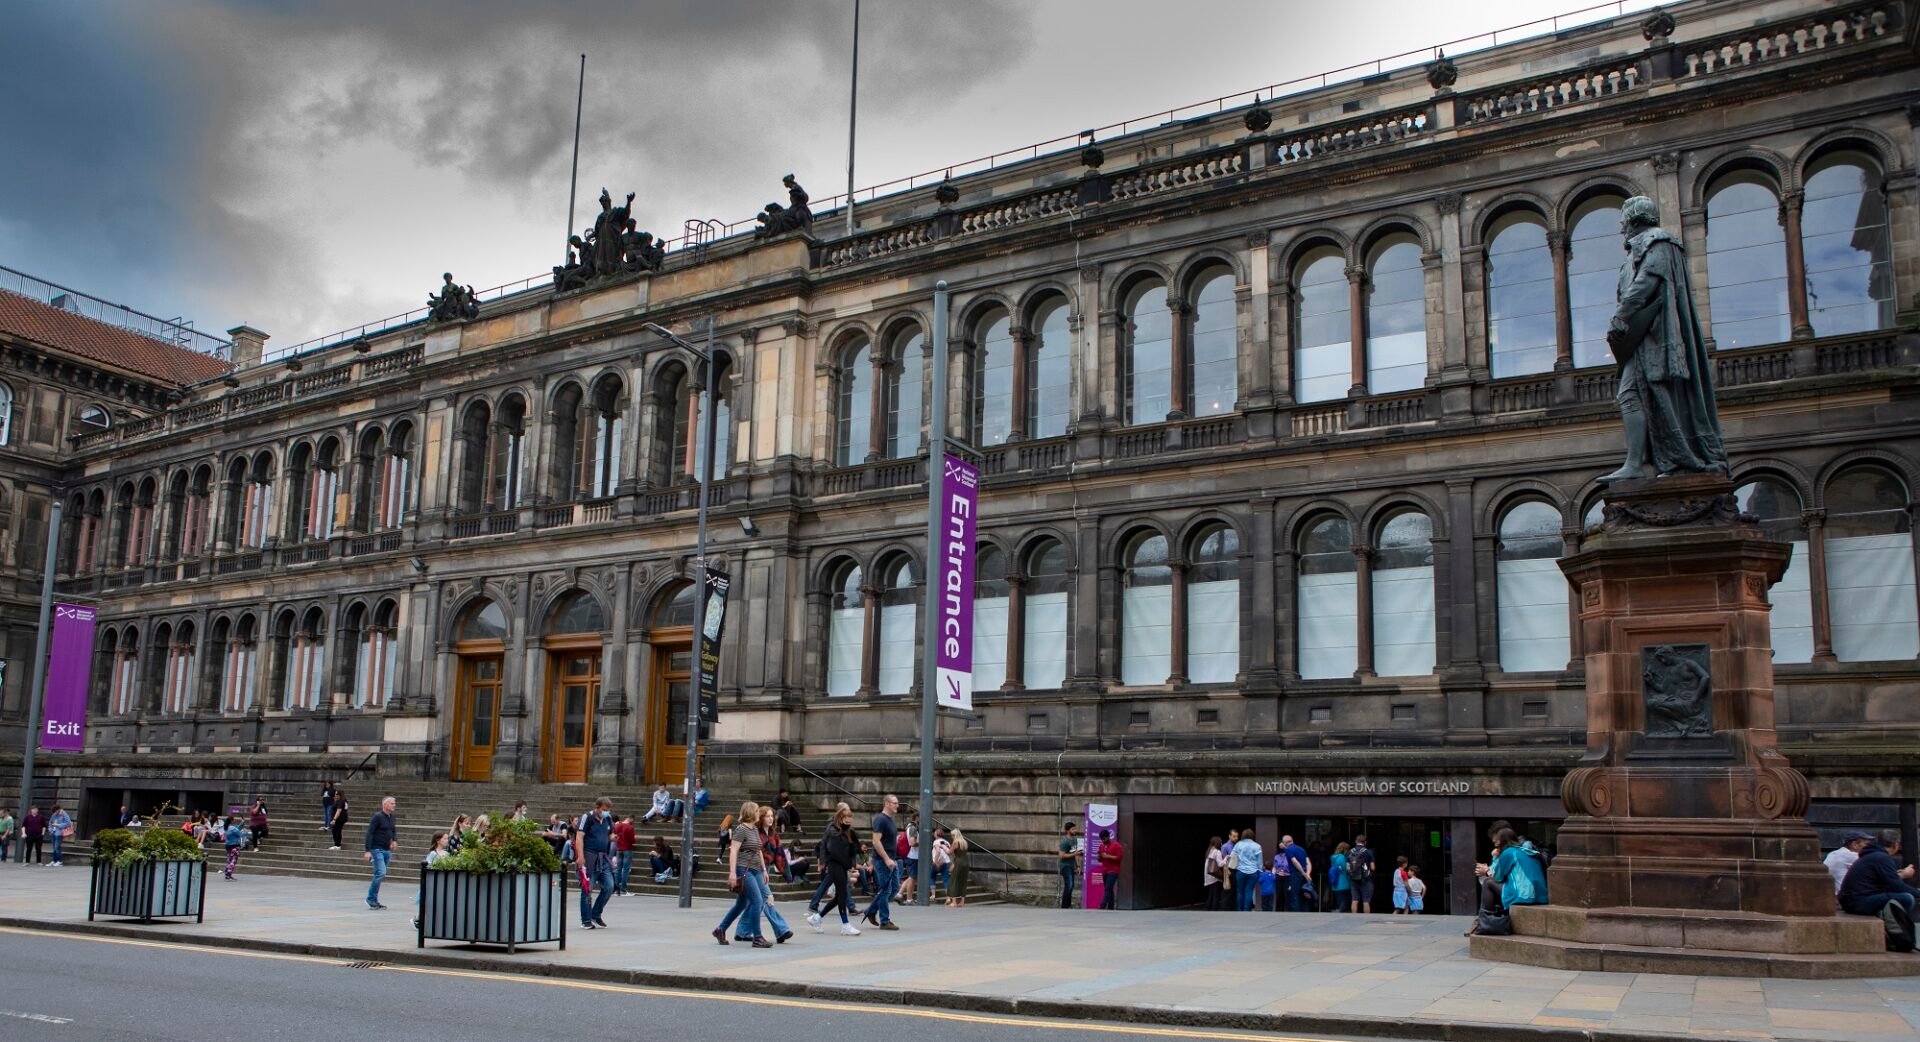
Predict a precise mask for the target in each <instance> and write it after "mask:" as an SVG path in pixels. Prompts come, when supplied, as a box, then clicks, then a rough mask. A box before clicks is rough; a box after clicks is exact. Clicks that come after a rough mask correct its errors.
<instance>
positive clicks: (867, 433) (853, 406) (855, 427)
mask: <svg viewBox="0 0 1920 1042" xmlns="http://www.w3.org/2000/svg"><path fill="white" fill-rule="evenodd" d="M842 352H843V353H842V357H843V358H844V359H845V361H844V362H842V363H841V366H840V380H839V383H840V403H839V410H838V413H837V416H836V420H837V422H838V427H839V430H838V431H837V433H836V436H835V438H834V462H836V463H838V464H839V465H840V466H843V467H852V466H856V465H858V464H861V463H865V462H866V461H867V453H868V451H870V450H871V449H872V447H873V442H872V440H871V439H872V437H873V348H872V345H870V344H869V343H867V341H866V338H864V337H862V338H860V339H858V340H855V341H854V342H853V343H851V344H848V345H847V346H846V347H845V348H843V349H842Z"/></svg>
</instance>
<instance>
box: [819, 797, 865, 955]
mask: <svg viewBox="0 0 1920 1042" xmlns="http://www.w3.org/2000/svg"><path fill="white" fill-rule="evenodd" d="M859 856H860V838H859V837H858V836H855V835H854V834H853V809H852V808H850V807H848V806H847V805H846V804H844V803H842V804H841V805H840V806H839V807H838V808H837V809H836V810H835V811H834V812H833V821H832V822H831V823H829V824H828V825H827V835H826V838H824V839H822V840H821V841H820V864H821V866H822V868H823V871H822V872H821V873H820V885H821V886H827V885H829V884H831V885H832V886H833V899H832V900H830V901H828V902H827V903H826V906H825V907H823V908H821V909H819V910H818V911H814V912H809V913H807V925H808V926H811V927H813V932H814V933H819V932H821V930H822V926H821V919H822V918H823V917H825V916H826V914H827V913H828V912H831V911H833V910H834V909H836V908H837V909H839V911H840V933H841V934H842V935H844V936H847V937H858V936H860V931H859V930H858V929H857V928H855V927H854V925H853V923H852V922H850V921H849V920H848V918H847V913H848V912H852V911H858V909H856V908H854V906H853V888H852V887H851V886H849V885H848V883H847V873H848V872H850V871H852V870H853V866H854V862H855V861H856V860H857V859H858V858H859Z"/></svg>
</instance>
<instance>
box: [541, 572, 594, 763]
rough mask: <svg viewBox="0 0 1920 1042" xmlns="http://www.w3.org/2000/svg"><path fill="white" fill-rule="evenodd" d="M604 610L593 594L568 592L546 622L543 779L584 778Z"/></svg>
mask: <svg viewBox="0 0 1920 1042" xmlns="http://www.w3.org/2000/svg"><path fill="white" fill-rule="evenodd" d="M606 628H607V617H606V613H605V612H603V611H601V610H600V605H599V602H597V601H595V600H594V599H593V597H592V596H591V595H590V594H587V593H582V592H575V593H570V594H567V595H566V596H564V597H562V598H561V599H560V602H559V603H558V604H556V605H555V606H554V609H553V615H552V617H551V619H550V621H549V622H548V623H547V635H546V641H545V643H546V649H547V697H546V709H545V713H544V715H543V717H542V725H541V728H540V749H541V757H540V765H541V766H540V774H541V780H542V781H548V782H584V781H586V780H587V761H588V759H589V757H590V755H591V753H592V752H593V712H594V707H595V706H596V705H598V704H599V702H600V651H601V647H602V645H603V643H604V633H605V631H606Z"/></svg>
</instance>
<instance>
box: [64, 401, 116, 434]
mask: <svg viewBox="0 0 1920 1042" xmlns="http://www.w3.org/2000/svg"><path fill="white" fill-rule="evenodd" d="M73 422H74V424H75V426H77V427H78V428H79V433H81V434H88V433H91V432H93V431H104V430H106V429H108V428H109V427H112V426H113V416H112V414H110V413H108V412H107V410H106V409H105V408H104V407H103V406H99V405H88V406H83V407H82V408H81V409H80V412H79V413H78V414H77V415H75V416H74V418H73Z"/></svg>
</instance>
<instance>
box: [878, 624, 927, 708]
mask: <svg viewBox="0 0 1920 1042" xmlns="http://www.w3.org/2000/svg"><path fill="white" fill-rule="evenodd" d="M919 617H920V606H919V605H917V604H889V605H886V606H884V607H882V608H881V609H880V693H881V694H883V695H904V694H906V693H907V692H908V691H911V690H913V629H914V624H915V623H916V622H917V621H918V620H919Z"/></svg>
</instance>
